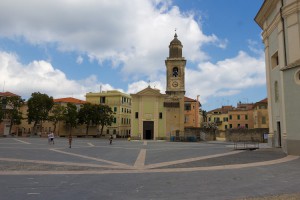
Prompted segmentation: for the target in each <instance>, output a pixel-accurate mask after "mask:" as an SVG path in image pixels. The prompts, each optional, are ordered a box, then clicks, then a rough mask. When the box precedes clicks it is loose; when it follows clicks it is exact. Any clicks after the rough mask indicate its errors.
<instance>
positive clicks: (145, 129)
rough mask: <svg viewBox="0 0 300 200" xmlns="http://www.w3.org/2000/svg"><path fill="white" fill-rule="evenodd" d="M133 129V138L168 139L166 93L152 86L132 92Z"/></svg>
mask: <svg viewBox="0 0 300 200" xmlns="http://www.w3.org/2000/svg"><path fill="white" fill-rule="evenodd" d="M131 97H132V114H131V119H132V122H131V130H132V134H131V136H132V138H133V139H147V140H153V139H166V137H167V135H166V110H165V108H164V101H165V98H166V95H165V94H161V93H160V91H159V90H158V89H153V88H151V87H150V86H149V87H147V88H146V89H144V90H142V91H140V92H138V93H136V94H131Z"/></svg>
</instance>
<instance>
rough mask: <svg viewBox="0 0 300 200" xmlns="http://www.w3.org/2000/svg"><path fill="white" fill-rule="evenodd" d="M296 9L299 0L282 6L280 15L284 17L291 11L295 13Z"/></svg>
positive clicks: (298, 9) (298, 5)
mask: <svg viewBox="0 0 300 200" xmlns="http://www.w3.org/2000/svg"><path fill="white" fill-rule="evenodd" d="M297 11H300V0H297V1H295V2H293V3H291V4H288V5H286V6H284V9H283V10H282V15H283V17H284V18H285V17H287V16H289V15H291V14H293V13H296V12H297Z"/></svg>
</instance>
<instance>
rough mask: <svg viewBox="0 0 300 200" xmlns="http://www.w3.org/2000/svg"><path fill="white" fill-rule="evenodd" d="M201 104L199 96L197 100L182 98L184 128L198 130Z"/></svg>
mask: <svg viewBox="0 0 300 200" xmlns="http://www.w3.org/2000/svg"><path fill="white" fill-rule="evenodd" d="M200 110H201V104H200V102H199V96H198V97H197V99H191V98H188V97H184V127H185V128H188V127H194V128H199V127H200V125H201V122H202V121H201V118H200V115H201V113H200Z"/></svg>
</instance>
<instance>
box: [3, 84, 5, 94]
mask: <svg viewBox="0 0 300 200" xmlns="http://www.w3.org/2000/svg"><path fill="white" fill-rule="evenodd" d="M4 88H5V81H4V83H3V92H4Z"/></svg>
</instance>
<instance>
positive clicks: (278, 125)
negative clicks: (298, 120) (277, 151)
mask: <svg viewBox="0 0 300 200" xmlns="http://www.w3.org/2000/svg"><path fill="white" fill-rule="evenodd" d="M277 133H278V147H281V127H280V122H277Z"/></svg>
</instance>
